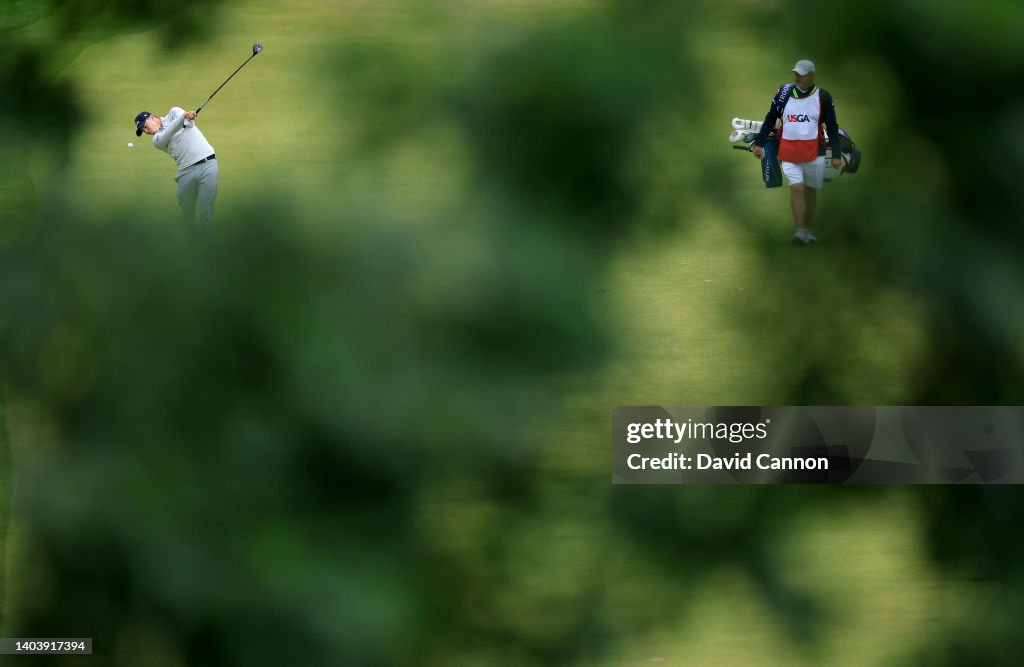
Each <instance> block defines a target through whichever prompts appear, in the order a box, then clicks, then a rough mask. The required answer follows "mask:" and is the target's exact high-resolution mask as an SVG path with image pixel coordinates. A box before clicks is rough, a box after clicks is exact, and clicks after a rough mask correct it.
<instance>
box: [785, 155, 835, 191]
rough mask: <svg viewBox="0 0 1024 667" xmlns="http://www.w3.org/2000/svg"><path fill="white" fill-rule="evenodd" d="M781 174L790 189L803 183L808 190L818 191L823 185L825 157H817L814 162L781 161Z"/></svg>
mask: <svg viewBox="0 0 1024 667" xmlns="http://www.w3.org/2000/svg"><path fill="white" fill-rule="evenodd" d="M782 173H783V174H785V175H786V180H788V181H789V185H790V186H791V187H792V186H794V185H796V184H797V183H804V184H805V185H807V187H809V188H816V189H820V188H821V187H822V186H823V185H824V184H825V156H824V155H819V156H818V158H817V159H816V160H815V161H814V162H786V161H785V160H783V161H782Z"/></svg>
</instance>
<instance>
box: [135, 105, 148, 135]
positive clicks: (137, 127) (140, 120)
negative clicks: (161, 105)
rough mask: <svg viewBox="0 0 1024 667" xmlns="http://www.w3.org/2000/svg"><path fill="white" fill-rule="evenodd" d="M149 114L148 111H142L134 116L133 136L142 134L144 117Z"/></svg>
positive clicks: (144, 122)
mask: <svg viewBox="0 0 1024 667" xmlns="http://www.w3.org/2000/svg"><path fill="white" fill-rule="evenodd" d="M151 115H152V114H151V113H149V112H148V111H143V112H142V113H140V114H139V115H138V116H136V117H135V136H136V137H141V136H142V126H143V125H145V124H146V119H147V118H149V117H150V116H151Z"/></svg>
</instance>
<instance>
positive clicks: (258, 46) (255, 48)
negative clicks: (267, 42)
mask: <svg viewBox="0 0 1024 667" xmlns="http://www.w3.org/2000/svg"><path fill="white" fill-rule="evenodd" d="M261 51H263V45H262V44H253V45H252V55H251V56H249V57H248V58H246V59H245V62H244V63H242V64H241V65H239V66H238V69H236V70H235V71H234V72H232V73H231V76H229V77H228V78H227V79H225V80H224V83H222V84H220V85H219V86H217V90H215V91H213V92H212V93H211V94H210V96H209V97H207V98H206V102H203V103H202V104H200V105H199V108H198V109H196V115H197V116H198V115H199V112H200V111H202V110H203V107H205V106H206V104H207V102H209V101H210V100H212V99H213V96H214V95H216V94H217V93H218V92H220V89H221V88H223V87H224V86H225V85H227V82H228V81H230V80H231V77H233V76H234V75H236V74H238V72H239V71H240V70H241V69H242V68H243V67H245V66H246V65H247V64H248V62H249V61H250V60H252V59H253V58H255V57H256V54H257V53H260V52H261Z"/></svg>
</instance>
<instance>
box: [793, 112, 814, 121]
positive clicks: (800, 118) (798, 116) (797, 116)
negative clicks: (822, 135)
mask: <svg viewBox="0 0 1024 667" xmlns="http://www.w3.org/2000/svg"><path fill="white" fill-rule="evenodd" d="M789 122H790V123H813V122H814V121H813V120H811V117H810V116H808V115H807V114H805V113H800V114H796V113H791V114H789Z"/></svg>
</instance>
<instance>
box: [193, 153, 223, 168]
mask: <svg viewBox="0 0 1024 667" xmlns="http://www.w3.org/2000/svg"><path fill="white" fill-rule="evenodd" d="M216 159H217V154H216V153H213V154H212V155H209V156H207V157H204V158H203V159H202V160H200V161H199V162H193V163H192V164H190V165H189V166H190V167H194V166H196V165H197V164H202V163H204V162H207V161H209V160H216Z"/></svg>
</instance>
